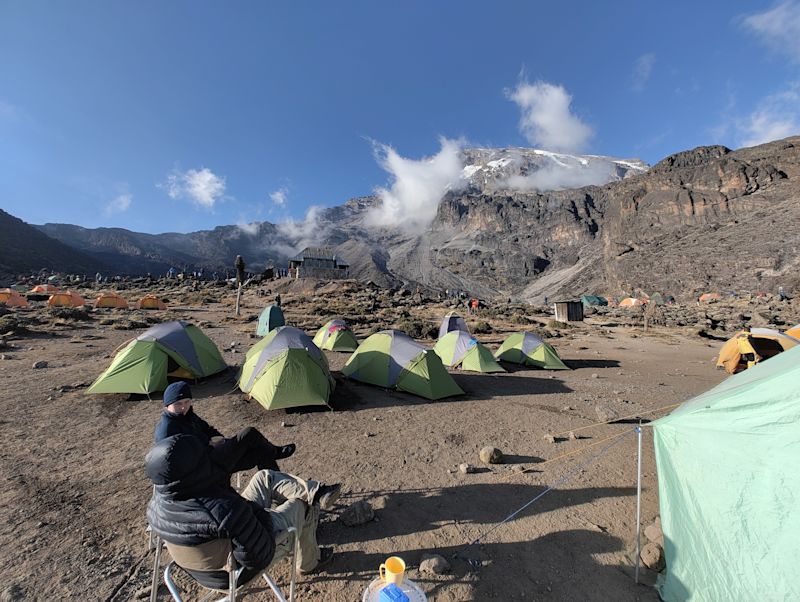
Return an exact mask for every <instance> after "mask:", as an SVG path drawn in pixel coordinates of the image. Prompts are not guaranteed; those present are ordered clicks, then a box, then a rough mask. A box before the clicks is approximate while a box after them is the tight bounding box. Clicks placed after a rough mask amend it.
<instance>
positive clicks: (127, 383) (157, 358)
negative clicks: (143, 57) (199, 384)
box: [88, 321, 227, 393]
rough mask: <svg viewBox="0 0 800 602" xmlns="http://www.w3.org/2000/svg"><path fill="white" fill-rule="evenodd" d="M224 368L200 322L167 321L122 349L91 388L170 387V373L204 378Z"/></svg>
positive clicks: (102, 390)
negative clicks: (201, 328) (194, 323)
mask: <svg viewBox="0 0 800 602" xmlns="http://www.w3.org/2000/svg"><path fill="white" fill-rule="evenodd" d="M225 368H227V365H226V364H225V360H223V359H222V356H221V355H220V353H219V350H218V349H217V346H216V345H214V343H213V341H211V339H209V338H208V337H207V336H206V335H204V334H203V332H202V331H201V330H200V329H199V328H197V326H194V325H192V324H187V323H186V322H180V321H176V322H164V323H163V324H158V325H156V326H153V327H152V328H150V329H149V330H147V331H145V332H144V333H142V334H141V335H139V336H138V337H136V338H135V339H133V340H132V341H130V342H129V343H128V344H127V345H126V346H125V347H124V348H123V349H122V350H121V351H119V352H118V353H117V355H116V356H115V357H114V359H113V360H112V361H111V365H110V366H109V367H108V368H107V369H106V371H105V372H103V373H102V374H101V375H100V376H99V377H97V380H95V381H94V383H92V386H91V387H89V390H88V392H89V393H152V392H153V391H163V390H164V389H166V388H167V384H168V382H167V376H174V377H176V378H203V377H205V376H210V375H211V374H216V373H217V372H221V371H222V370H225Z"/></svg>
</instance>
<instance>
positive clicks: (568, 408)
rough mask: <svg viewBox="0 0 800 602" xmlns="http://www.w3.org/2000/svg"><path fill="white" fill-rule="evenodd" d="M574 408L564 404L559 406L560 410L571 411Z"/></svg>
mask: <svg viewBox="0 0 800 602" xmlns="http://www.w3.org/2000/svg"><path fill="white" fill-rule="evenodd" d="M574 409H575V408H573V407H572V406H564V407H563V408H561V411H562V412H571V411H572V410H574Z"/></svg>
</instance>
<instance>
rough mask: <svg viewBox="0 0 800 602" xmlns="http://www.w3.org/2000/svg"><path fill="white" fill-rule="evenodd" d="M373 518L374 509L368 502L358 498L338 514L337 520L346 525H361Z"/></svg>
mask: <svg viewBox="0 0 800 602" xmlns="http://www.w3.org/2000/svg"><path fill="white" fill-rule="evenodd" d="M374 518H375V511H374V510H373V509H372V506H370V505H369V502H367V501H365V500H359V501H358V502H355V503H353V504H351V505H350V506H348V507H347V508H346V509H345V510H344V512H342V514H341V515H340V516H339V520H340V521H341V522H342V523H343V524H344V525H345V526H347V527H355V526H358V525H363V524H364V523H368V522H369V521H371V520H373V519H374Z"/></svg>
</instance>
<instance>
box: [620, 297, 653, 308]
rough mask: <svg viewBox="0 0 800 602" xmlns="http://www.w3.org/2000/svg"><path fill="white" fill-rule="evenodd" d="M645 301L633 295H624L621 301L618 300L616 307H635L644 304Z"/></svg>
mask: <svg viewBox="0 0 800 602" xmlns="http://www.w3.org/2000/svg"><path fill="white" fill-rule="evenodd" d="M645 303H647V301H645V300H643V299H637V298H635V297H625V298H624V299H623V300H622V301H620V302H619V305H618V307H635V306H637V305H644V304H645Z"/></svg>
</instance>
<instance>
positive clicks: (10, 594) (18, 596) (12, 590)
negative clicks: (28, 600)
mask: <svg viewBox="0 0 800 602" xmlns="http://www.w3.org/2000/svg"><path fill="white" fill-rule="evenodd" d="M24 599H25V590H24V589H22V586H20V585H18V584H17V583H13V584H11V585H9V586H8V587H6V588H5V589H3V591H2V593H0V602H16V601H17V600H24Z"/></svg>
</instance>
